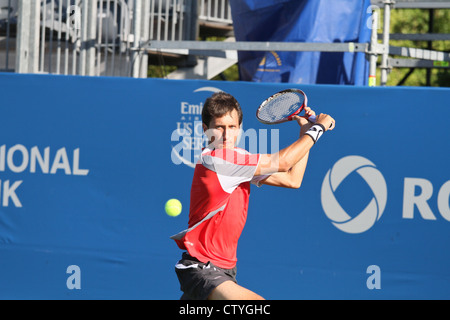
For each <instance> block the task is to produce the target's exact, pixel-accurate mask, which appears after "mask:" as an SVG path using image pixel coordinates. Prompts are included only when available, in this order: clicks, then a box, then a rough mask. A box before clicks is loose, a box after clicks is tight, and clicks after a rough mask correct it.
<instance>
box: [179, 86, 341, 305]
mask: <svg viewBox="0 0 450 320" xmlns="http://www.w3.org/2000/svg"><path fill="white" fill-rule="evenodd" d="M305 112H306V114H305V115H306V116H311V115H315V113H314V111H313V110H311V109H310V108H306V109H305ZM242 117H243V115H242V110H241V107H240V106H239V103H238V102H237V101H236V99H235V98H234V97H233V96H231V95H230V94H227V93H224V92H220V93H215V94H213V95H212V96H211V97H210V98H208V99H207V100H206V101H205V104H204V107H203V111H202V123H203V130H204V131H205V133H206V135H207V137H208V140H209V145H208V146H207V147H206V148H205V149H204V150H203V151H202V154H201V155H200V158H199V161H198V162H197V165H196V167H195V171H194V177H193V181H192V187H191V199H190V211H189V223H188V229H186V230H184V231H182V232H180V233H178V234H177V235H174V236H172V237H171V238H172V239H174V240H175V241H176V243H177V244H178V246H179V247H180V248H181V249H183V250H186V252H183V255H182V259H181V260H180V261H178V263H177V264H176V266H175V271H176V273H177V276H178V279H179V281H180V285H181V290H182V291H183V296H182V297H181V299H183V300H184V299H200V300H205V299H211V300H217V299H221V300H223V299H227V300H258V299H263V298H262V297H261V296H260V295H258V294H256V293H254V292H252V291H250V290H248V289H246V288H244V287H241V286H240V285H238V284H237V282H236V262H237V258H236V250H237V244H238V239H239V237H240V235H241V232H242V230H243V228H244V225H245V222H246V219H247V209H248V203H249V195H250V183H253V184H256V185H257V186H260V185H262V184H266V185H272V186H279V187H285V188H299V187H300V184H301V182H302V179H303V175H304V172H305V169H306V164H307V161H308V155H309V150H310V149H311V147H312V146H313V145H314V144H315V142H316V140H317V139H318V137H317V134H316V132H317V128H318V127H320V128H321V129H322V130H323V132H325V131H327V129H326V128H331V127H333V128H334V119H333V118H332V117H330V116H329V115H325V114H320V115H319V116H318V117H317V120H316V124H312V123H310V122H309V121H308V120H306V119H305V118H302V117H298V116H296V117H295V118H294V119H295V120H296V121H297V122H298V124H299V125H300V127H301V129H300V137H299V139H297V140H296V141H295V142H293V143H292V144H291V145H290V146H288V147H286V148H285V149H282V150H280V151H279V152H277V153H274V154H250V153H248V152H247V151H245V150H243V149H240V148H236V141H237V138H238V135H239V130H240V126H241V124H242ZM328 130H329V129H328ZM312 131H315V132H312Z"/></svg>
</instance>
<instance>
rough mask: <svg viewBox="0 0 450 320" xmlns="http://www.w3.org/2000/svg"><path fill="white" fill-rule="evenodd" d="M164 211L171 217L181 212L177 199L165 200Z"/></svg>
mask: <svg viewBox="0 0 450 320" xmlns="http://www.w3.org/2000/svg"><path fill="white" fill-rule="evenodd" d="M165 208H166V213H167V214H168V215H169V216H171V217H176V216H178V215H179V214H180V213H181V209H182V208H183V207H182V205H181V202H180V201H179V200H178V199H170V200H169V201H167V202H166V207H165Z"/></svg>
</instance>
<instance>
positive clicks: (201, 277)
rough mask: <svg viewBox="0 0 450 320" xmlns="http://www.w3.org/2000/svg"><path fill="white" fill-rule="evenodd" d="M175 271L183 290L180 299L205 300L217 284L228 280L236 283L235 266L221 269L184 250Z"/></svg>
mask: <svg viewBox="0 0 450 320" xmlns="http://www.w3.org/2000/svg"><path fill="white" fill-rule="evenodd" d="M175 272H176V274H177V276H178V280H179V281H180V289H181V291H183V295H182V296H181V300H206V299H208V296H209V295H210V293H211V292H212V291H213V290H214V289H215V288H216V287H217V286H218V285H219V284H221V283H223V282H225V281H228V280H231V281H233V282H235V283H237V281H236V267H234V268H233V269H222V268H219V267H217V266H215V265H214V264H212V263H211V262H208V263H203V262H200V261H199V260H197V259H196V258H194V257H191V256H190V255H189V254H187V253H186V252H184V253H183V256H182V258H181V260H180V261H178V262H177V264H176V265H175Z"/></svg>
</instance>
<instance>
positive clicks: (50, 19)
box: [0, 0, 232, 77]
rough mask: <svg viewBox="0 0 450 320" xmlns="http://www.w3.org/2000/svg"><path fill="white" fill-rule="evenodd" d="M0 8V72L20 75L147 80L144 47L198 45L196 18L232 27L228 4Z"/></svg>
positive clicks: (22, 2) (59, 2)
mask: <svg viewBox="0 0 450 320" xmlns="http://www.w3.org/2000/svg"><path fill="white" fill-rule="evenodd" d="M2 5H3V6H2ZM3 7H6V8H10V10H9V11H8V12H9V14H8V15H7V17H8V19H9V20H8V21H9V22H8V23H7V24H6V25H7V28H1V24H0V28H1V29H2V30H3V29H4V30H8V34H5V35H4V37H3V40H4V41H5V42H6V44H7V45H6V46H7V47H8V48H7V50H6V51H5V54H3V53H1V54H0V56H2V57H6V60H7V61H6V62H5V64H4V66H5V67H4V68H1V66H0V68H1V69H3V70H9V71H13V70H14V69H15V70H16V72H21V73H52V74H64V75H91V76H134V77H146V73H147V71H146V69H147V65H148V62H147V61H148V57H147V55H146V54H144V53H143V52H141V51H139V50H137V48H139V47H140V45H141V44H142V43H143V42H145V41H148V40H158V41H180V40H196V38H197V32H198V31H197V28H196V27H195V25H196V23H197V19H198V18H200V19H204V20H205V21H214V22H219V23H227V24H231V23H232V20H231V12H230V8H229V3H228V0H196V1H191V0H37V1H36V0H0V8H3ZM2 14H3V15H2ZM3 16H5V14H4V13H3V11H0V19H2V18H3V20H4V19H5V18H4V17H3ZM13 19H15V21H14V22H13V23H14V25H15V26H17V35H16V37H12V36H11V35H10V33H9V30H10V26H11V25H12V23H11V22H12V21H13ZM3 20H2V21H3ZM0 23H1V21H0ZM16 40H17V54H16V52H15V49H16V42H15V41H16ZM1 43H2V42H0V44H1ZM12 47H14V50H12ZM0 50H1V48H0ZM11 56H14V59H11ZM2 62H3V61H2V60H1V59H0V64H1V63H2Z"/></svg>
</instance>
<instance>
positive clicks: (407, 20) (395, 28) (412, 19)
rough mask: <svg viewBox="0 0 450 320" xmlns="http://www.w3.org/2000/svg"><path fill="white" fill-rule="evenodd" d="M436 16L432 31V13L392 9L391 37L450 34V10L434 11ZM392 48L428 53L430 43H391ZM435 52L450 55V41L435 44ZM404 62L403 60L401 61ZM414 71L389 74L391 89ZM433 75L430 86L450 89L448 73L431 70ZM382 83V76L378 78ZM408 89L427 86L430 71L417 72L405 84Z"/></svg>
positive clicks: (396, 71) (403, 41)
mask: <svg viewBox="0 0 450 320" xmlns="http://www.w3.org/2000/svg"><path fill="white" fill-rule="evenodd" d="M431 15H432V16H433V29H432V30H429V21H430V11H429V10H424V9H393V10H392V11H391V30H390V32H391V33H401V34H417V33H418V34H423V33H428V32H430V31H431V32H432V33H447V34H450V24H449V22H450V9H435V10H433V11H431ZM390 44H391V45H393V46H400V47H410V48H420V49H429V48H430V47H429V43H428V42H427V41H409V40H402V41H400V40H397V41H395V40H391V41H390ZM431 49H432V50H437V51H444V52H449V51H450V41H433V42H432V44H431ZM399 58H404V57H399ZM410 71H411V70H410V69H405V68H395V69H393V70H392V71H391V73H390V74H389V78H388V82H387V85H388V86H396V85H398V84H399V83H400V81H402V79H404V77H405V75H407V74H408V73H409V72H410ZM429 72H430V85H431V86H434V87H450V70H449V69H432V70H430V71H429ZM377 78H378V79H379V76H378V77H377ZM403 85H405V86H426V85H427V70H426V69H414V71H412V73H411V75H410V76H409V77H408V78H407V79H406V80H405V81H404V83H403Z"/></svg>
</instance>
